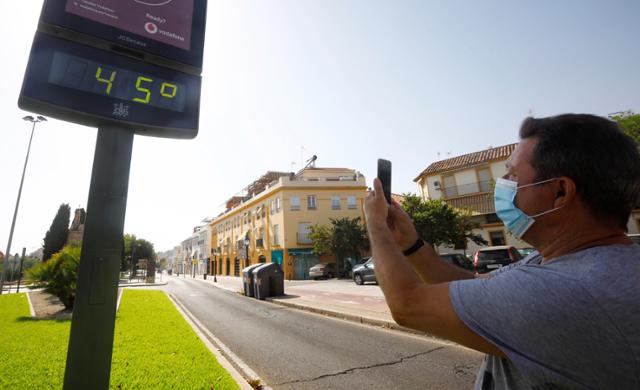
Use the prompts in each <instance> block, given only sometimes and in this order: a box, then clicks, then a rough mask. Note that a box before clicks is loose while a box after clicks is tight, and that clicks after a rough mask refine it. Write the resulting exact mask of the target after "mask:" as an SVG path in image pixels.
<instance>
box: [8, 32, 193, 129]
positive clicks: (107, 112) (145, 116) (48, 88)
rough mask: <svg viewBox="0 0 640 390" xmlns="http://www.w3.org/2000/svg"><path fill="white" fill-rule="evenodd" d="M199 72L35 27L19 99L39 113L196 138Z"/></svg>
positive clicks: (71, 120)
mask: <svg viewBox="0 0 640 390" xmlns="http://www.w3.org/2000/svg"><path fill="white" fill-rule="evenodd" d="M201 81H202V79H201V78H200V76H196V75H193V74H189V73H185V72H181V71H178V70H175V69H171V68H167V67H162V66H157V65H155V64H150V63H148V62H145V61H141V60H139V59H136V58H132V57H130V56H124V55H118V54H116V53H112V52H109V51H106V50H101V49H98V48H95V47H91V46H87V45H84V44H81V43H78V42H73V41H70V40H67V39H61V38H58V37H55V36H52V35H50V34H47V33H40V32H38V33H36V37H35V39H34V41H33V46H32V48H31V56H30V57H29V64H28V66H27V71H26V73H25V78H24V81H23V84H22V91H21V92H20V99H19V100H18V105H19V106H20V107H21V108H22V109H24V110H27V111H32V112H36V113H38V114H40V115H45V116H50V117H52V118H57V119H62V120H65V121H69V122H75V123H79V124H83V125H87V126H92V127H99V126H102V125H107V124H112V125H117V126H124V127H127V128H130V129H134V130H135V131H136V133H137V134H141V135H149V136H155V137H166V138H194V137H195V136H196V135H197V134H198V119H199V115H200V88H201Z"/></svg>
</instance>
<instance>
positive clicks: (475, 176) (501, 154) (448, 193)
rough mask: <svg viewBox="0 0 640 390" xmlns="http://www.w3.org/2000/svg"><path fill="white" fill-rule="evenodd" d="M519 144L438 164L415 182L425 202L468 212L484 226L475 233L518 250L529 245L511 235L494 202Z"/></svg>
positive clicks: (473, 246)
mask: <svg viewBox="0 0 640 390" xmlns="http://www.w3.org/2000/svg"><path fill="white" fill-rule="evenodd" d="M516 145H517V144H515V143H514V144H509V145H504V146H499V147H496V148H488V149H486V150H482V151H479V152H474V153H469V154H465V155H462V156H457V157H452V158H448V159H446V160H441V161H436V162H434V163H433V164H431V165H429V166H428V167H427V168H426V169H425V170H423V171H422V172H421V173H420V175H418V176H417V177H416V178H415V179H414V180H413V181H414V182H416V183H417V185H418V189H419V191H420V194H421V196H422V198H423V199H425V200H426V199H442V200H444V201H445V202H447V203H448V204H450V205H451V206H453V207H454V208H456V209H468V210H470V211H471V212H472V215H473V216H474V219H475V220H476V221H477V222H478V223H479V224H480V229H478V230H477V231H474V233H476V234H480V235H481V236H482V237H483V238H484V239H485V240H486V241H487V242H488V243H489V245H513V246H515V247H518V248H522V247H528V246H530V245H529V244H527V243H525V242H524V241H522V240H519V239H518V238H516V237H514V236H513V235H511V234H510V233H508V232H507V230H506V228H505V226H504V224H503V223H502V221H501V220H500V218H498V216H497V215H496V212H495V206H494V203H493V187H494V183H495V180H496V179H497V178H499V177H502V176H504V175H505V174H506V173H507V168H506V165H505V164H506V161H507V159H508V158H509V156H510V155H511V153H512V152H513V150H514V149H515V147H516ZM478 248H479V246H477V245H476V244H475V243H473V242H472V241H468V242H467V248H466V249H463V248H448V247H443V248H439V249H440V251H441V252H443V251H446V252H454V251H455V252H463V251H466V252H467V253H473V252H475V251H476V250H477V249H478Z"/></svg>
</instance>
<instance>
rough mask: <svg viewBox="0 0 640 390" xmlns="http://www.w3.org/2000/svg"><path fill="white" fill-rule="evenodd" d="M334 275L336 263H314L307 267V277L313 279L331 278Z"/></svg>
mask: <svg viewBox="0 0 640 390" xmlns="http://www.w3.org/2000/svg"><path fill="white" fill-rule="evenodd" d="M335 275H336V263H327V264H322V263H320V264H316V265H314V266H313V267H311V268H309V277H310V278H313V279H321V278H324V279H331V278H333V277H334V276H335Z"/></svg>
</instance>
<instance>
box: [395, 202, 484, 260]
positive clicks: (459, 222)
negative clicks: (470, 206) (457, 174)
mask: <svg viewBox="0 0 640 390" xmlns="http://www.w3.org/2000/svg"><path fill="white" fill-rule="evenodd" d="M403 196H404V201H403V202H402V208H403V209H404V211H406V212H407V214H409V216H410V217H411V219H412V220H413V224H414V225H415V227H416V230H417V232H418V235H419V236H420V237H422V239H424V240H425V241H426V242H428V243H430V244H431V245H433V246H434V247H437V246H440V245H447V246H462V247H463V248H466V241H467V239H470V240H472V241H474V242H475V243H477V244H479V245H486V244H487V242H486V241H485V240H484V239H483V238H482V237H481V236H480V235H478V234H475V233H473V230H474V229H476V228H478V227H479V224H478V223H477V222H475V221H474V220H473V219H472V215H471V212H469V211H467V210H457V209H455V208H453V207H452V206H451V205H449V204H448V203H447V202H445V201H443V200H439V199H428V200H423V199H422V198H421V197H420V196H418V195H415V194H404V195H403ZM463 244H464V245H463Z"/></svg>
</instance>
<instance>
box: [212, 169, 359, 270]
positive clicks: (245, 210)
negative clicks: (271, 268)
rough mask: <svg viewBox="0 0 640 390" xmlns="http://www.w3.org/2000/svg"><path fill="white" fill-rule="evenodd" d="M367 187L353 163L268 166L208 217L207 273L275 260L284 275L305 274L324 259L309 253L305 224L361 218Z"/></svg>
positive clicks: (308, 239)
mask: <svg viewBox="0 0 640 390" xmlns="http://www.w3.org/2000/svg"><path fill="white" fill-rule="evenodd" d="M366 191H367V187H366V183H365V178H364V176H362V175H361V174H360V173H359V172H357V171H355V170H352V169H344V168H305V169H303V170H301V171H300V172H298V173H297V174H295V175H294V174H292V173H285V172H267V173H266V174H265V175H263V176H262V177H260V178H259V179H258V180H256V181H254V182H253V183H252V184H251V185H249V186H248V187H247V195H246V196H236V197H233V198H231V199H230V200H229V201H228V202H227V210H226V211H225V212H224V213H222V214H221V215H219V216H217V217H216V218H214V219H213V221H212V222H211V224H210V227H211V243H212V244H211V248H212V256H211V263H210V267H209V273H210V274H214V273H216V274H221V275H235V276H240V272H241V270H242V269H243V268H244V267H246V266H248V265H251V264H256V263H260V262H275V263H278V264H280V266H281V267H282V269H283V271H284V274H285V277H286V278H287V279H306V278H308V270H309V268H310V267H311V266H313V265H315V264H317V263H319V262H321V261H323V262H324V261H327V258H323V259H321V258H320V257H319V256H317V255H315V254H314V253H312V241H311V239H310V238H309V228H310V227H311V226H313V225H315V224H319V225H328V224H330V218H342V217H350V218H356V217H360V218H361V220H363V221H364V215H363V209H362V203H363V201H364V198H365V196H366Z"/></svg>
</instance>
